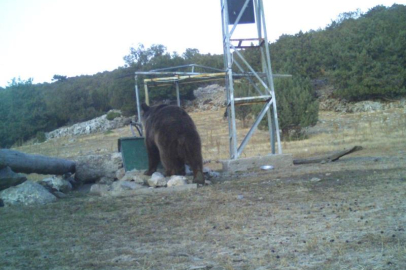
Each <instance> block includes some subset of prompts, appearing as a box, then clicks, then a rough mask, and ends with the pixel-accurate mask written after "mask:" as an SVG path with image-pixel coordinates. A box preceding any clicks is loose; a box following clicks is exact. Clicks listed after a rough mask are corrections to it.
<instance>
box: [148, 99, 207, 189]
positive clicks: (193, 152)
mask: <svg viewBox="0 0 406 270" xmlns="http://www.w3.org/2000/svg"><path fill="white" fill-rule="evenodd" d="M141 108H142V110H143V115H142V123H143V125H144V129H145V145H146V148H147V153H148V163H149V166H148V170H147V171H146V172H145V173H144V174H146V175H152V174H153V173H154V172H155V171H156V169H157V167H158V164H159V161H161V163H162V165H163V167H164V168H165V173H166V176H171V175H185V164H188V165H189V166H190V167H191V168H192V170H193V182H194V183H198V184H204V175H203V158H202V143H201V141H200V136H199V133H198V132H197V129H196V126H195V124H194V122H193V120H192V118H190V116H189V115H188V114H187V113H186V112H185V110H183V109H182V108H180V107H177V106H171V105H166V104H162V105H157V106H151V107H150V106H148V105H147V104H145V103H143V104H141Z"/></svg>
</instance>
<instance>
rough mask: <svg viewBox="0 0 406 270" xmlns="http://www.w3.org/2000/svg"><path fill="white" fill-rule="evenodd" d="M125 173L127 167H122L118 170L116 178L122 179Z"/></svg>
mask: <svg viewBox="0 0 406 270" xmlns="http://www.w3.org/2000/svg"><path fill="white" fill-rule="evenodd" d="M125 174H126V172H125V168H120V169H118V170H117V171H116V178H117V179H119V180H120V179H121V178H123V177H124V175H125Z"/></svg>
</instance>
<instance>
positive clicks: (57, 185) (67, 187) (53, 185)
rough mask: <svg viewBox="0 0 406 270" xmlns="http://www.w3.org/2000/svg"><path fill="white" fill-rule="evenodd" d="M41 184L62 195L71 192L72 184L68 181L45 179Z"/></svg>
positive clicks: (57, 178) (52, 178)
mask: <svg viewBox="0 0 406 270" xmlns="http://www.w3.org/2000/svg"><path fill="white" fill-rule="evenodd" d="M41 182H42V184H43V185H45V186H46V187H48V188H50V189H51V190H56V191H60V192H63V193H66V192H69V191H71V190H72V184H71V183H70V182H69V181H67V180H65V179H62V178H59V177H56V176H52V177H49V178H45V179H43V180H42V181H41Z"/></svg>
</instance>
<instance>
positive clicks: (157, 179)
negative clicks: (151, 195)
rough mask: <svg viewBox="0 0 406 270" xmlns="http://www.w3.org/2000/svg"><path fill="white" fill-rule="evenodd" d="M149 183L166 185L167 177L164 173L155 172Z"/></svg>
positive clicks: (159, 185)
mask: <svg viewBox="0 0 406 270" xmlns="http://www.w3.org/2000/svg"><path fill="white" fill-rule="evenodd" d="M148 185H149V186H150V187H164V186H166V180H165V177H164V176H163V175H162V173H159V172H154V173H153V174H152V176H151V178H150V179H148Z"/></svg>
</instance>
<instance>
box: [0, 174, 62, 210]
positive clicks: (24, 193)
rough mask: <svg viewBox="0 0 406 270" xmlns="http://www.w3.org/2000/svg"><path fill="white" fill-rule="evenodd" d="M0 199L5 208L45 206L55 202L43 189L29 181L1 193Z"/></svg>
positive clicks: (52, 196) (54, 198)
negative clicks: (11, 206)
mask: <svg viewBox="0 0 406 270" xmlns="http://www.w3.org/2000/svg"><path fill="white" fill-rule="evenodd" d="M0 199H1V200H3V203H4V205H5V206H10V205H32V204H47V203H50V202H54V201H56V200H57V198H56V197H55V196H54V195H52V194H51V193H50V192H49V191H48V190H47V189H46V188H45V187H43V186H42V185H40V184H38V183H35V182H32V181H29V180H28V181H25V182H24V183H22V184H20V185H18V186H15V187H10V188H8V189H5V190H3V191H1V192H0Z"/></svg>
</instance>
